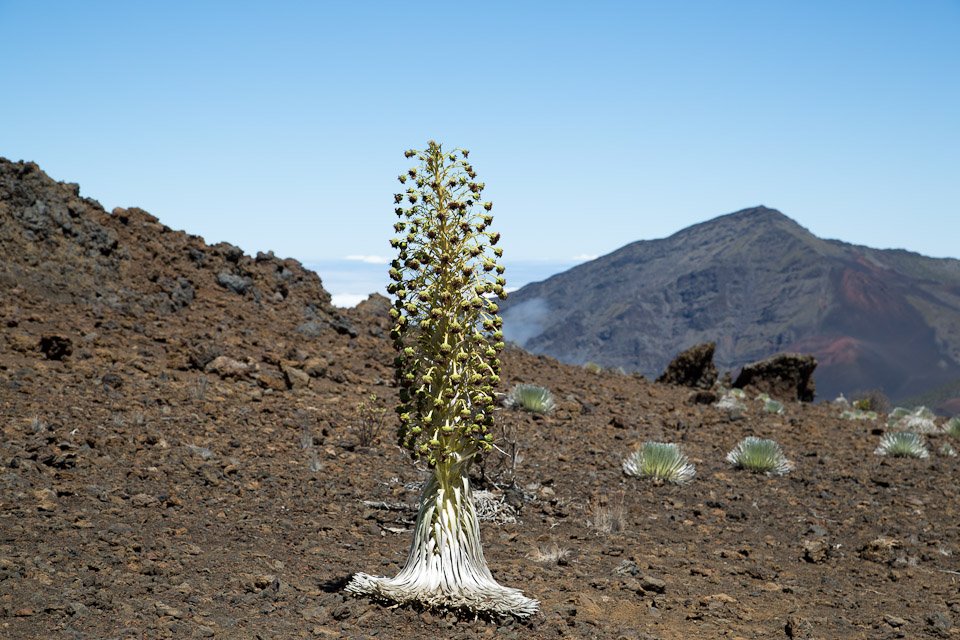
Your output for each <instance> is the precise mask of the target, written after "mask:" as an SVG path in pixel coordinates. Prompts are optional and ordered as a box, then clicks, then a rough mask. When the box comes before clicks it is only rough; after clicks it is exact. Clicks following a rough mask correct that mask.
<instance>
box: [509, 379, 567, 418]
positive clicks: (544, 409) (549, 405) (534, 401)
mask: <svg viewBox="0 0 960 640" xmlns="http://www.w3.org/2000/svg"><path fill="white" fill-rule="evenodd" d="M506 405H507V406H508V407H513V408H514V409H523V410H524V411H530V412H531V413H550V412H551V411H553V410H554V409H555V408H556V402H554V400H553V394H552V393H550V390H549V389H546V388H545V387H540V386H537V385H535V384H518V385H516V386H515V387H514V388H513V389H511V390H510V393H509V394H507V398H506Z"/></svg>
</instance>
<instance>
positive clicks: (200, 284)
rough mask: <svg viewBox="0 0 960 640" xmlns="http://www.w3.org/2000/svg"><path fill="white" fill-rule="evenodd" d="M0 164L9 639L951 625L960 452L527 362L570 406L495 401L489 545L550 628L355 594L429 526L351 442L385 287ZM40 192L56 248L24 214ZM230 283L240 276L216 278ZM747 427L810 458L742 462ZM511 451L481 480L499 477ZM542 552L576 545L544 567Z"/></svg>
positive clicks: (386, 396) (409, 484) (385, 384)
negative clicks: (515, 456) (237, 285)
mask: <svg viewBox="0 0 960 640" xmlns="http://www.w3.org/2000/svg"><path fill="white" fill-rule="evenodd" d="M24 167H27V168H26V169H25V168H24ZM0 169H2V170H3V171H0V221H2V225H3V226H2V227H0V243H2V246H0V250H2V251H3V255H4V261H3V264H2V266H0V291H2V297H0V327H2V329H0V332H2V333H0V336H2V338H0V414H2V422H0V430H2V439H0V638H11V639H21V638H89V639H106V638H195V637H211V638H228V639H235V638H264V639H266V638H271V639H272V638H276V639H280V638H283V639H288V638H339V637H343V638H368V637H377V638H390V639H393V638H396V639H403V638H423V637H431V636H432V637H438V638H447V637H449V638H479V637H503V638H521V637H523V638H610V639H616V638H643V639H650V638H662V639H674V638H677V639H679V638H757V639H760V638H764V639H766V638H824V639H830V638H871V639H873V638H926V637H931V638H948V637H957V636H960V591H958V590H960V487H958V483H957V481H956V479H957V474H958V469H960V459H958V458H951V457H947V456H943V455H939V454H937V453H936V450H937V449H938V448H939V447H940V445H941V444H943V443H945V442H947V441H948V440H947V438H948V437H947V436H943V435H940V436H933V437H931V438H930V440H931V445H932V446H931V449H932V450H933V453H932V454H931V457H930V458H929V459H926V460H913V459H902V460H901V459H886V458H882V457H879V456H876V455H874V454H873V450H874V448H875V447H876V446H877V442H878V440H879V436H880V434H881V433H882V431H881V429H882V425H880V424H875V423H862V422H856V423H854V422H845V421H841V420H840V419H839V417H838V416H839V411H838V410H837V409H835V408H833V407H830V406H827V405H808V404H798V403H788V404H787V409H786V413H785V415H783V416H771V415H768V414H763V413H761V411H760V405H759V403H756V402H753V401H751V403H750V405H749V410H748V412H747V414H746V416H745V418H744V419H742V420H736V421H731V420H729V419H728V418H727V417H726V414H724V413H723V412H721V411H720V410H718V409H716V408H714V407H712V406H705V405H696V404H691V403H690V402H689V398H690V393H691V392H690V391H689V390H686V389H681V388H676V387H667V386H662V385H657V384H653V383H651V382H648V381H646V380H643V379H638V378H634V377H629V376H623V375H618V374H615V373H608V372H604V373H599V374H594V373H590V372H587V371H585V370H582V369H578V368H573V367H568V366H563V365H560V364H558V363H557V362H556V361H554V360H550V359H546V358H538V357H534V356H530V355H528V354H526V353H523V352H521V351H517V350H511V351H509V352H508V353H507V354H506V356H505V369H506V370H505V376H504V385H503V386H504V389H508V388H509V387H510V386H512V385H513V384H514V383H517V382H530V383H536V384H540V385H544V386H546V387H549V388H550V389H551V390H552V391H553V393H554V394H555V396H556V398H557V399H558V405H559V406H558V409H557V410H556V411H555V412H554V413H553V414H552V415H550V416H548V417H541V416H534V415H531V414H525V413H519V412H513V411H509V410H503V411H502V412H501V414H500V416H499V425H500V426H501V427H502V429H503V430H505V431H506V432H508V437H506V438H504V440H503V441H502V444H503V445H504V446H506V445H507V444H508V443H510V442H515V443H516V445H517V447H518V448H519V452H520V454H521V456H522V460H520V461H519V464H517V465H516V467H515V469H514V470H513V474H514V475H515V477H516V481H517V485H518V486H519V488H520V490H521V491H520V492H518V491H515V490H511V491H507V496H506V497H507V499H508V501H509V502H512V503H514V504H518V505H521V509H520V513H519V516H518V521H517V522H516V523H514V524H500V525H498V524H496V523H492V522H486V523H484V524H483V538H484V543H485V551H486V555H487V560H488V563H489V565H490V567H491V569H492V571H493V573H494V575H495V577H496V578H497V579H498V580H499V581H500V582H501V583H502V584H505V585H508V586H515V587H520V588H522V589H523V590H524V591H525V593H526V594H527V595H529V596H532V597H535V598H538V599H539V600H540V601H541V603H542V613H541V614H539V615H537V616H536V617H535V618H534V619H533V620H531V621H528V622H517V621H513V620H506V621H500V622H492V621H484V620H470V619H461V618H458V617H456V616H454V615H453V614H445V613H443V612H421V611H416V610H414V609H411V608H400V609H388V608H384V607H383V606H380V605H378V604H374V603H370V602H367V601H364V600H356V599H350V598H346V597H344V595H343V594H342V593H341V591H340V587H341V585H342V583H343V580H344V579H345V578H346V577H348V576H349V575H350V574H351V573H353V572H355V571H365V572H368V573H380V574H393V573H394V572H396V571H397V570H398V569H399V567H400V566H401V565H402V563H403V561H404V558H405V555H406V552H407V546H408V544H409V542H410V537H411V534H410V531H409V529H410V522H411V520H412V518H413V517H414V512H413V511H412V510H411V509H403V508H402V507H401V506H398V505H400V504H408V505H412V504H413V503H414V502H415V501H416V488H415V483H417V482H419V481H421V480H422V479H423V477H424V474H423V472H422V471H420V470H418V469H417V467H416V466H414V465H413V464H412V463H411V462H410V460H409V459H408V458H407V457H406V456H405V455H404V454H403V453H402V452H401V451H400V450H399V449H398V448H397V447H396V446H394V444H393V435H392V433H391V425H390V424H388V425H386V426H384V428H383V429H382V432H381V433H380V434H379V437H378V438H377V439H376V440H375V441H374V442H373V444H372V445H371V446H361V443H360V442H359V441H358V438H359V437H360V435H361V434H360V426H361V421H360V419H359V416H358V412H357V410H356V405H357V403H358V402H360V401H362V400H364V399H366V398H368V396H369V395H370V394H376V395H377V396H378V397H379V399H380V400H379V401H378V402H379V403H381V405H382V406H383V407H385V408H388V409H389V408H390V406H391V403H392V402H393V400H394V397H395V393H394V389H393V387H392V383H391V375H392V372H391V369H390V366H389V365H390V361H391V357H392V356H391V353H390V351H389V347H388V344H387V340H386V339H385V337H384V335H385V327H386V315H385V310H386V309H385V307H384V304H383V301H382V300H377V299H374V300H371V301H369V302H368V303H365V305H363V306H362V307H361V308H359V309H357V310H350V311H339V312H338V311H337V310H336V309H333V308H332V307H330V305H329V296H327V295H326V293H325V292H324V291H323V289H322V287H321V285H320V282H319V280H318V279H317V278H316V277H315V276H313V275H312V274H309V273H307V272H305V271H303V270H302V269H301V268H300V267H299V265H298V264H296V263H295V262H294V261H279V260H276V259H273V258H271V257H269V256H261V259H260V260H259V261H257V260H255V259H252V258H249V257H245V256H238V255H237V253H236V252H235V251H234V250H233V249H232V248H231V247H229V246H228V245H218V246H217V247H207V246H206V245H204V244H203V242H202V241H201V240H200V239H199V238H195V237H193V238H192V237H188V236H186V235H184V234H181V233H179V232H173V231H170V230H166V231H164V227H163V226H162V225H160V224H159V223H158V222H157V221H156V220H155V219H153V218H151V217H150V216H148V215H147V214H144V213H142V212H139V211H136V210H131V211H118V212H115V213H114V214H113V215H111V214H106V213H104V212H103V211H102V210H100V209H99V207H98V206H97V205H96V203H94V202H92V201H87V200H83V199H81V198H78V197H77V195H76V193H75V190H74V189H72V188H70V187H69V186H66V185H57V184H55V183H52V182H51V181H50V180H49V179H48V178H46V176H44V175H43V174H42V173H40V172H39V171H38V170H36V169H35V168H30V167H29V165H14V164H11V163H0ZM3 180H5V182H3ZM11 185H14V186H11ZM17 189H19V190H17ZM11 194H12V195H11ZM37 202H43V203H45V206H44V207H41V209H43V211H42V212H40V213H37V216H39V217H36V216H35V218H36V220H40V221H41V222H42V220H43V219H45V218H44V217H43V216H47V217H48V218H49V219H50V220H52V222H51V223H50V224H49V225H48V228H47V229H46V232H41V231H36V230H32V229H33V227H31V226H30V225H31V224H32V225H33V226H36V225H37V224H40V223H39V222H36V221H34V222H32V223H30V224H27V223H25V222H24V217H23V216H22V215H20V214H19V213H18V212H20V213H22V212H23V210H24V208H25V207H26V208H28V207H31V206H34V205H35V204H36V203H37ZM58 207H62V208H63V211H65V212H66V213H65V214H64V215H65V218H64V220H66V221H67V222H68V223H69V224H70V225H71V228H72V229H74V231H75V232H74V233H72V234H71V233H68V232H67V231H66V230H65V227H64V225H62V224H60V222H57V218H56V214H55V213H50V212H56V211H58V210H60V209H58ZM36 212H37V210H35V211H34V213H36ZM31 220H33V218H31ZM41 226H42V225H41ZM96 229H100V230H101V231H104V233H105V234H106V239H104V238H103V237H101V236H98V235H97V234H96V233H93V234H92V235H91V233H89V232H91V230H96ZM28 232H29V233H28ZM111 234H112V236H111ZM91 238H92V239H91ZM98 238H99V239H98ZM111 238H112V239H111ZM113 240H115V241H116V242H115V244H114V242H113ZM103 247H112V248H109V249H107V253H106V254H104V253H103ZM191 250H192V251H191ZM197 252H200V253H202V254H203V258H202V259H198V258H197V256H198V253H197ZM284 269H286V272H289V275H286V274H285V272H284ZM225 272H226V273H228V274H229V275H235V276H237V277H238V278H241V279H242V278H249V281H250V282H249V285H244V287H246V288H245V290H244V291H243V292H242V293H237V292H235V291H234V290H232V289H230V288H228V287H227V286H224V285H221V284H218V277H219V275H220V274H221V273H225ZM181 277H182V278H184V279H186V281H187V282H188V284H189V289H190V291H192V296H191V295H187V294H186V293H185V292H186V290H187V287H186V286H185V285H183V284H182V283H181V282H180V281H179V280H178V278H181ZM228 281H230V282H233V280H229V279H228ZM241 288H243V287H241ZM311 322H312V323H313V324H309V325H308V326H304V325H305V323H311ZM44 338H47V340H45V341H44V340H43V339H44ZM51 338H60V339H61V340H51ZM41 343H42V344H43V348H42V349H41ZM58 345H59V346H58ZM67 352H69V355H67ZM212 356H221V359H220V360H217V359H216V358H215V357H212ZM55 358H60V359H55ZM389 415H390V414H389V413H388V416H389ZM750 434H755V435H759V436H764V437H771V438H774V439H776V440H777V441H778V442H780V443H781V445H782V446H783V448H784V450H785V452H786V454H787V456H788V457H789V458H790V459H791V460H793V461H794V463H795V464H796V468H795V469H794V470H793V471H792V472H790V473H789V474H788V475H786V476H783V477H766V476H756V475H752V474H749V473H746V472H742V471H737V470H733V469H731V468H729V466H728V465H727V464H726V463H725V462H724V456H725V454H726V452H727V451H728V450H729V449H731V448H732V447H733V446H734V444H736V442H737V441H738V440H739V439H740V438H742V437H743V436H745V435H750ZM644 440H662V441H673V442H677V443H679V444H680V445H681V446H682V447H683V449H684V451H685V452H686V453H687V454H688V455H689V456H690V458H691V460H692V462H694V463H695V464H696V466H697V476H696V478H695V479H694V481H693V482H692V483H691V484H689V485H686V486H682V487H677V486H673V485H659V486H658V485H655V484H653V483H651V482H647V481H641V480H637V479H634V478H628V477H625V476H624V475H623V474H622V472H621V470H620V462H621V460H622V458H623V457H624V455H625V454H626V453H627V452H629V451H630V450H631V449H632V448H633V447H634V446H636V445H638V444H639V443H641V442H642V441H644ZM953 444H954V447H955V448H958V449H960V444H958V443H956V442H954V443H953ZM503 462H504V459H503V458H498V457H492V458H491V459H489V460H488V461H487V468H486V471H487V474H488V476H491V477H492V479H494V480H499V481H501V482H503V483H506V482H507V481H509V479H510V477H511V473H510V470H509V469H504V468H502V467H501V466H500V465H501V463H503ZM365 501H367V502H370V503H373V504H366V503H365ZM377 503H386V504H377ZM384 506H390V507H394V508H393V509H387V508H382V507H384ZM599 521H605V522H606V523H607V525H608V526H606V527H603V526H598V522H599ZM553 546H556V547H557V548H560V549H566V550H568V551H569V554H568V555H567V556H566V558H564V559H563V560H561V561H560V562H555V561H554V562H538V561H536V560H535V559H534V558H533V557H532V556H536V551H537V549H543V550H547V549H549V548H552V547H553Z"/></svg>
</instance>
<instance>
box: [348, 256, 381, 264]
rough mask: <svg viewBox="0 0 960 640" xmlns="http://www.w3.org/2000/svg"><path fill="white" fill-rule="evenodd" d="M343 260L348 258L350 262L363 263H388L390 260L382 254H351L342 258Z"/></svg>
mask: <svg viewBox="0 0 960 640" xmlns="http://www.w3.org/2000/svg"><path fill="white" fill-rule="evenodd" d="M344 259H345V260H350V261H351V262H363V263H365V264H389V263H390V260H388V259H387V258H384V257H383V256H361V255H352V256H347V257H346V258H344Z"/></svg>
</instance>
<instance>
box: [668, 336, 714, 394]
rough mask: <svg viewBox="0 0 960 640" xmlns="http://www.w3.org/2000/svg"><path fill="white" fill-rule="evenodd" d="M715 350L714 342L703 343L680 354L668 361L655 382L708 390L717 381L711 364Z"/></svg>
mask: <svg viewBox="0 0 960 640" xmlns="http://www.w3.org/2000/svg"><path fill="white" fill-rule="evenodd" d="M716 348H717V343H716V342H704V343H703V344H698V345H695V346H692V347H690V348H689V349H687V350H686V351H683V352H681V353H680V354H678V355H677V357H675V358H674V359H673V360H671V361H670V364H669V365H667V368H666V370H665V371H664V372H663V374H662V375H661V376H660V377H659V378H657V382H661V383H665V384H675V385H680V386H683V387H693V388H695V389H709V388H710V387H712V386H713V383H714V382H716V381H717V367H716V366H714V364H713V352H714V351H715V350H716Z"/></svg>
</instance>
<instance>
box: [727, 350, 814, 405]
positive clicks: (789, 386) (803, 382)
mask: <svg viewBox="0 0 960 640" xmlns="http://www.w3.org/2000/svg"><path fill="white" fill-rule="evenodd" d="M816 368H817V359H816V358H814V357H813V356H810V355H804V354H801V353H781V354H778V355H775V356H772V357H770V358H767V359H766V360H761V361H759V362H754V363H752V364H748V365H747V366H745V367H744V368H743V369H741V371H740V375H738V376H737V379H736V380H734V381H733V386H734V388H736V389H744V388H746V387H751V388H753V389H755V390H756V391H759V392H762V393H767V394H769V395H770V396H772V397H774V398H777V399H779V400H793V399H796V400H800V401H801V402H813V397H814V395H815V394H816V387H815V385H814V383H813V370H814V369H816Z"/></svg>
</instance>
